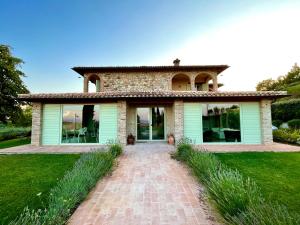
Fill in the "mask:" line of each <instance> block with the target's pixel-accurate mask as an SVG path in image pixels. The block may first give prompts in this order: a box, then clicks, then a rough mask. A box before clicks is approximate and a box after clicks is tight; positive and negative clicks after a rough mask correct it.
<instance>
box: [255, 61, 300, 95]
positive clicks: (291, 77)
mask: <svg viewBox="0 0 300 225" xmlns="http://www.w3.org/2000/svg"><path fill="white" fill-rule="evenodd" d="M299 84H300V67H299V66H298V65H297V63H295V65H294V66H293V68H292V69H291V70H290V71H289V72H288V73H287V74H286V75H284V76H280V77H278V78H277V79H276V80H273V79H271V78H270V79H266V80H263V81H261V82H259V83H258V84H257V86H256V90H257V91H284V90H287V91H289V89H290V88H291V87H293V86H296V85H299Z"/></svg>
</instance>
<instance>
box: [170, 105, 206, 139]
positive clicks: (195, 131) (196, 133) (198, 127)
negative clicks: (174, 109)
mask: <svg viewBox="0 0 300 225" xmlns="http://www.w3.org/2000/svg"><path fill="white" fill-rule="evenodd" d="M183 111H184V119H183V124H184V125H183V129H184V136H185V137H187V138H189V139H191V140H192V141H193V143H194V144H201V143H203V138H202V105H201V104H200V103H184V110H183ZM175 129H176V128H175Z"/></svg>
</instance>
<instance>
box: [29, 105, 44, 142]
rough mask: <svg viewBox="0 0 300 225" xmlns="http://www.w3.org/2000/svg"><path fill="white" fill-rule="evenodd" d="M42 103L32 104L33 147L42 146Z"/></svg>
mask: <svg viewBox="0 0 300 225" xmlns="http://www.w3.org/2000/svg"><path fill="white" fill-rule="evenodd" d="M42 107H43V105H42V103H39V102H38V103H37V102H33V103H32V128H31V145H34V146H40V145H41V133H42V131H41V129H42V126H41V124H42Z"/></svg>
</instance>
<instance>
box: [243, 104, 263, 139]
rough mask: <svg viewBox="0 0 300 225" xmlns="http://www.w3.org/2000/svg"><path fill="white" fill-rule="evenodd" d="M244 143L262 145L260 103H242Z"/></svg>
mask: <svg viewBox="0 0 300 225" xmlns="http://www.w3.org/2000/svg"><path fill="white" fill-rule="evenodd" d="M241 130H242V141H243V143H245V144H261V126H260V107H259V103H258V102H249V103H241Z"/></svg>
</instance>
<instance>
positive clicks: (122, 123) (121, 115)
mask: <svg viewBox="0 0 300 225" xmlns="http://www.w3.org/2000/svg"><path fill="white" fill-rule="evenodd" d="M126 108H127V105H126V101H118V140H119V141H120V143H121V144H122V145H126V143H127V136H126V112H127V109H126Z"/></svg>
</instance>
